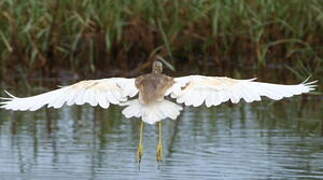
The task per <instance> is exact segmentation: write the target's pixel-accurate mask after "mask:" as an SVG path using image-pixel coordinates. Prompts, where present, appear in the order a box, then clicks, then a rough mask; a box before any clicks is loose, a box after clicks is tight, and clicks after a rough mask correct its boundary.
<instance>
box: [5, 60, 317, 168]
mask: <svg viewBox="0 0 323 180" xmlns="http://www.w3.org/2000/svg"><path fill="white" fill-rule="evenodd" d="M254 80H255V79H247V80H237V79H232V78H228V77H216V76H202V75H190V76H184V77H177V78H172V77H170V76H167V75H164V74H162V64H161V63H160V62H159V61H155V62H154V63H153V67H152V73H149V74H145V75H141V76H139V77H137V78H121V77H118V78H108V79H100V80H87V81H80V82H78V83H75V84H73V85H69V86H63V87H61V88H59V89H56V90H53V91H49V92H47V93H43V94H40V95H36V96H31V97H25V98H18V97H15V96H13V95H11V94H10V93H9V92H7V91H5V92H6V93H7V94H8V95H9V96H10V97H7V98H5V97H0V98H1V99H2V100H4V101H3V102H0V108H3V109H7V110H14V111H28V110H29V111H35V110H37V109H40V108H41V107H43V106H45V105H47V107H53V108H61V107H62V106H63V105H64V104H66V105H68V106H71V105H73V104H76V105H82V104H85V103H88V104H90V105H91V106H101V107H102V108H105V109H106V108H108V107H109V106H110V104H114V105H120V106H126V107H125V108H124V109H123V111H122V114H123V115H124V116H125V117H126V118H131V117H137V118H141V119H142V121H141V125H140V140H139V145H138V151H137V158H138V160H139V162H140V160H141V157H142V155H143V146H142V131H143V126H144V124H143V122H145V123H148V124H154V123H156V122H159V137H160V138H159V143H158V145H157V153H156V158H157V161H160V160H162V156H163V150H162V149H163V148H162V140H161V132H162V131H161V130H162V124H161V120H163V119H166V118H170V119H176V118H177V117H178V116H179V114H180V112H181V110H182V109H183V108H182V106H180V105H178V104H184V105H186V106H194V107H197V106H201V105H202V104H205V105H206V106H207V107H210V106H217V105H219V104H221V103H224V102H227V101H229V100H230V101H231V102H232V103H234V104H236V103H238V102H239V101H240V99H244V100H245V101H246V102H248V103H250V102H253V101H260V100H261V97H262V96H265V97H268V98H270V99H273V100H280V99H282V98H284V97H291V96H293V95H299V94H302V93H308V92H310V91H312V90H314V88H315V86H316V85H315V84H314V83H316V82H317V81H313V82H306V81H304V82H303V83H300V84H297V85H281V84H271V83H262V82H255V81H254ZM137 94H139V95H138V98H137V97H135V96H136V95H137ZM166 96H170V97H171V98H173V99H175V100H176V102H177V103H178V104H176V103H174V102H171V101H169V100H166V99H165V98H164V97H166Z"/></svg>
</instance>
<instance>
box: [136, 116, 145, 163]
mask: <svg viewBox="0 0 323 180" xmlns="http://www.w3.org/2000/svg"><path fill="white" fill-rule="evenodd" d="M143 130H144V122H143V121H141V124H140V133H139V144H138V150H137V160H138V162H139V163H140V162H141V157H142V156H143V154H144V147H143V145H142V141H143V137H142V134H143Z"/></svg>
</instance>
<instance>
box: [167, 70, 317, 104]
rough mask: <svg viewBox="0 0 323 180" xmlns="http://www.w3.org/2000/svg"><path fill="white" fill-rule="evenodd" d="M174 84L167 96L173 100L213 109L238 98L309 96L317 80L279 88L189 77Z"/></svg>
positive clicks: (276, 98) (237, 81) (226, 79)
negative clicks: (307, 94) (305, 94)
mask: <svg viewBox="0 0 323 180" xmlns="http://www.w3.org/2000/svg"><path fill="white" fill-rule="evenodd" d="M174 80H175V84H174V85H173V86H172V87H171V88H169V89H168V90H167V92H166V95H170V97H172V98H175V99H176V101H177V102H178V103H184V104H185V105H187V106H194V107H197V106H200V105H202V104H204V103H205V105H206V106H207V107H210V106H216V105H219V104H221V103H224V102H226V101H229V100H230V101H231V102H232V103H238V102H240V100H241V99H243V100H245V101H246V102H248V103H250V102H253V101H260V100H261V97H263V96H264V97H268V98H270V99H274V100H280V99H282V98H284V97H291V96H294V95H299V94H302V93H308V92H310V91H312V90H314V88H315V87H316V85H315V83H316V82H317V81H313V82H308V83H306V81H305V82H303V83H300V84H297V85H282V84H272V83H262V82H255V81H254V80H255V78H254V79H247V80H238V79H231V78H227V77H212V76H201V75H192V76H185V77H179V78H174Z"/></svg>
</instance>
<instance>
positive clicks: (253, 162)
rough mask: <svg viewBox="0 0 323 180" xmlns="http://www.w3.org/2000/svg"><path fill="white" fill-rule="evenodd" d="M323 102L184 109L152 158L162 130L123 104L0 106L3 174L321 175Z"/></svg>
mask: <svg viewBox="0 0 323 180" xmlns="http://www.w3.org/2000/svg"><path fill="white" fill-rule="evenodd" d="M322 108H323V106H322V102H321V101H319V100H317V99H315V98H312V97H310V98H309V100H307V101H303V99H302V98H301V97H296V98H290V99H288V100H282V101H279V102H274V103H273V102H272V101H270V100H266V101H264V102H258V103H252V104H246V103H241V104H238V105H230V104H224V105H220V106H217V107H213V108H210V109H207V108H205V107H202V108H186V109H185V111H184V113H183V114H182V116H181V117H180V118H179V119H178V120H177V121H172V120H166V121H164V127H163V129H164V153H165V159H164V161H163V162H161V163H159V164H158V163H157V162H156V161H155V152H156V149H155V148H156V145H157V138H158V136H157V135H158V134H157V128H156V127H155V126H151V125H146V126H145V136H144V157H143V160H142V163H141V167H140V170H139V168H138V164H137V162H136V159H135V153H136V149H137V143H138V139H139V138H138V127H139V122H140V121H139V120H137V119H130V120H129V119H125V118H124V117H123V116H122V115H121V114H120V108H118V107H112V108H110V109H109V110H103V109H100V108H92V107H89V106H81V107H80V106H72V107H66V106H65V107H64V108H62V109H59V110H54V109H49V110H46V109H42V110H40V111H36V112H16V113H13V112H9V111H3V110H0V179H1V180H2V179H4V180H7V179H17V180H20V179H22V180H24V179H26V180H27V179H33V180H40V179H41V180H43V179H46V180H47V179H48V180H50V179H55V180H56V179H150V180H152V179H183V180H187V179H323V138H322V131H323V129H322V128H323V124H322V123H323V118H322V117H323V112H322Z"/></svg>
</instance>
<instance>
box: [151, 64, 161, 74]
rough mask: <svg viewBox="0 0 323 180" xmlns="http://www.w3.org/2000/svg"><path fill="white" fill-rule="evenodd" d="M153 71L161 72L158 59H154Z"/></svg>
mask: <svg viewBox="0 0 323 180" xmlns="http://www.w3.org/2000/svg"><path fill="white" fill-rule="evenodd" d="M152 72H153V73H156V74H158V73H162V72H163V64H162V63H161V62H160V61H154V63H153V67H152Z"/></svg>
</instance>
